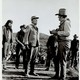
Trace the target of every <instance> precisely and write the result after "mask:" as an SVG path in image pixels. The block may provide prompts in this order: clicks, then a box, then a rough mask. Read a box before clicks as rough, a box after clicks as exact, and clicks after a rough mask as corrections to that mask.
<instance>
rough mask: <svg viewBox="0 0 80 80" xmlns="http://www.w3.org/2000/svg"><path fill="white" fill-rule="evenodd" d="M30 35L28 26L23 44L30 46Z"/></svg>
mask: <svg viewBox="0 0 80 80" xmlns="http://www.w3.org/2000/svg"><path fill="white" fill-rule="evenodd" d="M29 34H30V26H27V27H26V31H25V35H24V38H23V43H24V44H27V45H28V44H29V41H28V40H29Z"/></svg>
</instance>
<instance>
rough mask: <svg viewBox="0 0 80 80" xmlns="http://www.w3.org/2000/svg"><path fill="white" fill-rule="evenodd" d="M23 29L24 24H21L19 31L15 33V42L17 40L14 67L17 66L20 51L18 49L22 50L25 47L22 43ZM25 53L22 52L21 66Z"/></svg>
mask: <svg viewBox="0 0 80 80" xmlns="http://www.w3.org/2000/svg"><path fill="white" fill-rule="evenodd" d="M24 30H25V25H21V26H20V31H19V32H18V33H17V34H16V42H17V45H16V65H15V66H16V68H17V69H18V67H19V57H20V55H19V53H20V50H22V52H23V51H24V49H25V46H24V44H23V38H24V34H25V33H24ZM24 56H25V54H24V53H23V68H24V63H25V61H24V60H25V57H24Z"/></svg>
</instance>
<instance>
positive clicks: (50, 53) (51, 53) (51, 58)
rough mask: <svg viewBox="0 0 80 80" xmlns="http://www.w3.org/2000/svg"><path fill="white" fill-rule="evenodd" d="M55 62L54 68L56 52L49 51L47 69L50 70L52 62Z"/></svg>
mask: <svg viewBox="0 0 80 80" xmlns="http://www.w3.org/2000/svg"><path fill="white" fill-rule="evenodd" d="M51 60H52V61H53V62H54V67H55V66H56V50H54V49H53V50H49V51H47V59H46V67H47V68H48V69H49V67H50V61H51Z"/></svg>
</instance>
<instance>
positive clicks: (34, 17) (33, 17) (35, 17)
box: [31, 16, 39, 20]
mask: <svg viewBox="0 0 80 80" xmlns="http://www.w3.org/2000/svg"><path fill="white" fill-rule="evenodd" d="M32 19H39V17H37V16H32V17H31V20H32Z"/></svg>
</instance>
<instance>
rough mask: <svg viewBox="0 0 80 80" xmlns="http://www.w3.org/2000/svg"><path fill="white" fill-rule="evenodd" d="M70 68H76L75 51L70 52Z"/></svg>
mask: <svg viewBox="0 0 80 80" xmlns="http://www.w3.org/2000/svg"><path fill="white" fill-rule="evenodd" d="M71 66H74V67H75V66H77V51H72V59H71Z"/></svg>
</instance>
